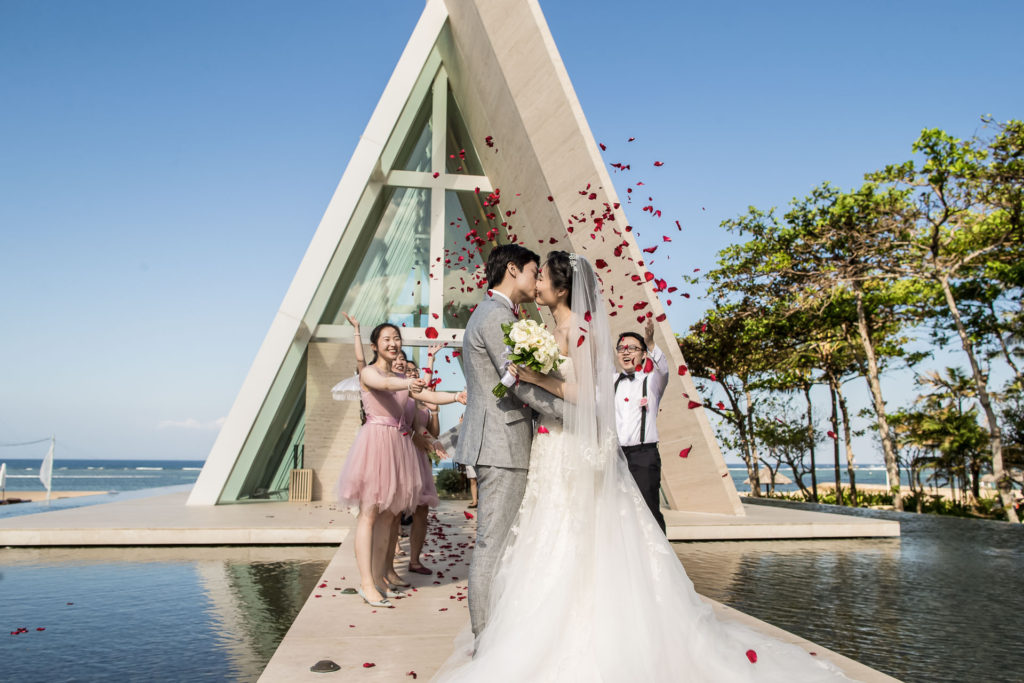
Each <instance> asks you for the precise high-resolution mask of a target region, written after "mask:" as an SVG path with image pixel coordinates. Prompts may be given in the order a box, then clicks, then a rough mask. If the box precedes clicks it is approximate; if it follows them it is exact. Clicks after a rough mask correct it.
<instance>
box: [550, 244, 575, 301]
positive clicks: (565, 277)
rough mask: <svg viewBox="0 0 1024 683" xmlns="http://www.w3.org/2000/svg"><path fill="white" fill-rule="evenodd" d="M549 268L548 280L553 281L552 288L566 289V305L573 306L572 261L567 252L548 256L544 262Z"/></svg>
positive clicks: (556, 252) (552, 253)
mask: <svg viewBox="0 0 1024 683" xmlns="http://www.w3.org/2000/svg"><path fill="white" fill-rule="evenodd" d="M544 265H545V266H547V269H548V270H547V272H548V278H549V279H550V280H551V288H552V289H555V290H558V289H564V290H565V291H566V292H568V295H567V296H566V299H565V303H567V304H569V305H570V306H572V261H571V260H570V259H569V252H567V251H552V252H551V253H549V254H548V260H547V261H545V262H544Z"/></svg>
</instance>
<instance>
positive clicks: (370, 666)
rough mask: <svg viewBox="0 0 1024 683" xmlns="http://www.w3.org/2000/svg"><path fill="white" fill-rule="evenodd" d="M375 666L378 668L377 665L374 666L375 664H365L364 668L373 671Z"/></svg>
mask: <svg viewBox="0 0 1024 683" xmlns="http://www.w3.org/2000/svg"><path fill="white" fill-rule="evenodd" d="M375 666H377V665H376V664H374V663H373V662H363V668H364V669H372V668H373V667H375Z"/></svg>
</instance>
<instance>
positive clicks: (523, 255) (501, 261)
mask: <svg viewBox="0 0 1024 683" xmlns="http://www.w3.org/2000/svg"><path fill="white" fill-rule="evenodd" d="M530 261H533V262H534V263H536V264H537V265H538V266H540V256H538V255H537V254H535V253H533V252H532V251H530V250H529V249H527V248H526V247H522V246H520V245H518V244H502V245H500V246H497V247H495V248H494V249H493V250H492V251H491V255H490V256H488V257H487V288H488V289H494V288H495V287H497V286H498V285H500V284H501V282H502V280H504V279H505V271H506V270H507V269H508V264H510V263H514V264H516V268H518V269H519V270H522V269H523V268H525V267H526V264H527V263H529V262H530Z"/></svg>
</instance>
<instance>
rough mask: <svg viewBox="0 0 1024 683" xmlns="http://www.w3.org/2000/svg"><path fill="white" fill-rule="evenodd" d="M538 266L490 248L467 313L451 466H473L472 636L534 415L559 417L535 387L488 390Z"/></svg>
mask: <svg viewBox="0 0 1024 683" xmlns="http://www.w3.org/2000/svg"><path fill="white" fill-rule="evenodd" d="M539 265H540V257H538V256H537V254H535V253H533V252H532V251H530V250H529V249H527V248H525V247H521V246H519V245H518V244H503V245H501V246H498V247H495V249H494V250H493V251H492V252H491V255H490V257H489V258H488V259H487V286H488V288H489V289H488V291H487V296H485V297H484V300H483V301H481V302H480V303H479V304H478V305H477V307H476V309H475V310H474V311H473V315H471V316H470V318H469V322H468V323H467V324H466V332H465V335H464V336H463V341H462V358H463V365H464V369H465V373H466V392H467V393H468V400H467V402H466V413H465V417H464V419H463V421H462V428H461V430H460V431H461V434H460V435H459V441H458V447H457V450H456V453H455V462H457V463H459V464H460V465H472V466H473V467H474V468H476V476H477V496H478V500H479V507H478V508H477V531H476V547H475V548H474V549H473V560H472V563H471V564H470V567H469V588H470V591H469V615H470V619H471V620H472V623H473V634H474V635H480V633H481V632H482V631H483V628H484V626H485V625H486V623H487V613H488V607H489V604H490V600H491V595H490V593H491V579H492V578H493V576H494V572H495V570H496V569H497V564H498V560H499V553H501V551H502V550H503V547H504V543H503V541H504V540H505V536H506V535H507V534H508V531H509V528H511V526H512V521H513V520H514V519H515V516H516V513H517V512H518V511H519V505H520V503H522V501H523V494H524V493H525V492H526V473H527V469H528V468H529V466H530V447H531V445H532V443H533V410H536V411H538V412H540V413H543V414H545V415H551V416H556V417H561V416H562V412H563V403H562V399H560V398H558V397H556V396H554V395H552V394H549V393H548V392H546V391H544V390H543V389H541V388H540V387H538V386H536V385H533V384H527V383H525V382H524V383H522V384H515V385H513V386H511V387H510V388H509V391H508V393H507V394H506V395H505V397H504V398H500V399H499V398H496V397H495V396H494V394H493V393H491V391H492V390H493V389H494V387H495V385H497V384H498V382H499V381H501V380H502V377H503V375H504V374H505V366H506V361H505V359H504V358H503V354H504V352H505V350H506V346H505V341H504V337H505V334H504V332H502V330H501V325H502V323H507V322H512V321H514V320H515V319H516V317H517V315H518V311H519V305H520V304H523V303H526V302H528V301H533V298H534V294H535V291H536V288H537V270H538V268H539ZM531 409H532V410H531Z"/></svg>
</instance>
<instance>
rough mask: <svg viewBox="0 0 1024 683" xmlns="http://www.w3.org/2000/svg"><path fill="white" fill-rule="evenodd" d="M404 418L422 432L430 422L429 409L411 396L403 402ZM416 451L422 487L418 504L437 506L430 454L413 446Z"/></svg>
mask: <svg viewBox="0 0 1024 683" xmlns="http://www.w3.org/2000/svg"><path fill="white" fill-rule="evenodd" d="M405 419H406V421H408V422H410V423H412V426H413V428H414V429H415V430H416V431H419V432H422V431H423V430H425V429H426V428H427V423H428V422H430V411H428V410H427V409H426V408H419V407H417V405H416V401H415V400H413V399H412V398H410V399H409V401H408V402H407V403H406V404H405ZM413 450H415V451H416V459H417V462H418V464H419V468H420V480H421V481H422V482H423V488H422V489H420V502H419V504H420V505H426V506H428V507H432V508H433V507H437V502H438V500H437V487H436V486H434V472H433V471H432V470H431V469H430V456H428V455H427V454H426V453H424V452H423V451H421V450H420V449H418V448H416V447H415V446H413Z"/></svg>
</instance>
